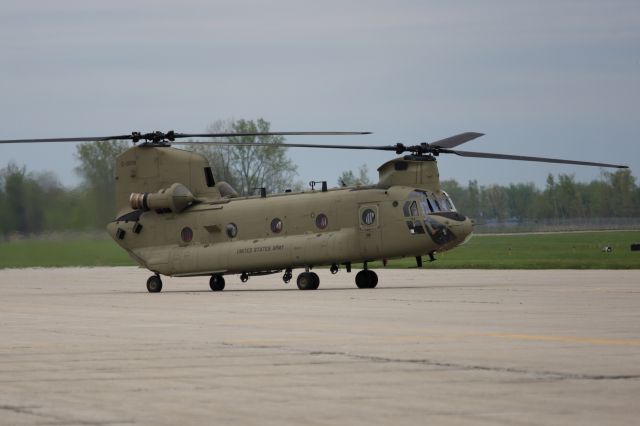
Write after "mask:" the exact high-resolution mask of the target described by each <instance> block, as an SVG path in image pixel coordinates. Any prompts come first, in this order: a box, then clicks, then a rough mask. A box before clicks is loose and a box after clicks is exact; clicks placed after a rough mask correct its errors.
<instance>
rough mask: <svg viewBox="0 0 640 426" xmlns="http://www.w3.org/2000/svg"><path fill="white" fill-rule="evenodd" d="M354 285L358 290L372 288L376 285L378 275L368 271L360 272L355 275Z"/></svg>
mask: <svg viewBox="0 0 640 426" xmlns="http://www.w3.org/2000/svg"><path fill="white" fill-rule="evenodd" d="M356 285H357V286H358V288H374V287H375V286H377V285H378V275H377V274H376V273H375V272H373V271H371V270H369V269H365V270H364V271H360V272H358V273H357V274H356Z"/></svg>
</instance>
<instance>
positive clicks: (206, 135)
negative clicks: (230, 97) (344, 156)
mask: <svg viewBox="0 0 640 426" xmlns="http://www.w3.org/2000/svg"><path fill="white" fill-rule="evenodd" d="M370 134H371V132H253V133H251V132H248V133H176V134H175V135H174V137H176V138H227V137H242V136H348V135H370ZM181 143H182V142H181Z"/></svg>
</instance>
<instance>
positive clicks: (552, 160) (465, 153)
mask: <svg viewBox="0 0 640 426" xmlns="http://www.w3.org/2000/svg"><path fill="white" fill-rule="evenodd" d="M440 152H445V153H449V154H456V155H459V156H461V157H475V158H495V159H498V160H520V161H538V162H541V163H559V164H577V165H579V166H597V167H615V168H618V169H628V168H629V166H624V165H620V164H608V163H596V162H593V161H576V160H563V159H559V158H546V157H528V156H524V155H508V154H491V153H488V152H471V151H458V150H453V149H452V150H442V151H440Z"/></svg>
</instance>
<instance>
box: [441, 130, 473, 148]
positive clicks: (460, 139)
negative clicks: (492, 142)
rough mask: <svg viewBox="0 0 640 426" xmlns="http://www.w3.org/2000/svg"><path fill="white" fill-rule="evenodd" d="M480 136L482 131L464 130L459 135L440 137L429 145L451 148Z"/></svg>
mask: <svg viewBox="0 0 640 426" xmlns="http://www.w3.org/2000/svg"><path fill="white" fill-rule="evenodd" d="M480 136H484V133H476V132H466V133H460V134H459V135H455V136H450V137H448V138H444V139H440V140H439V141H435V142H431V143H430V144H429V145H431V146H439V147H440V148H453V147H456V146H458V145H462V144H463V143H465V142H469V141H472V140H474V139H476V138H479V137H480Z"/></svg>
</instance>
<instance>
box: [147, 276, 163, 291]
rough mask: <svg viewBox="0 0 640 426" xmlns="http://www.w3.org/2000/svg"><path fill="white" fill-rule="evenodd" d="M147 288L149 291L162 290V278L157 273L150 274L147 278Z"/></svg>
mask: <svg viewBox="0 0 640 426" xmlns="http://www.w3.org/2000/svg"><path fill="white" fill-rule="evenodd" d="M147 290H148V291H149V293H160V291H161V290H162V280H161V279H160V277H159V276H158V275H151V276H150V277H149V279H148V280H147Z"/></svg>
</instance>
